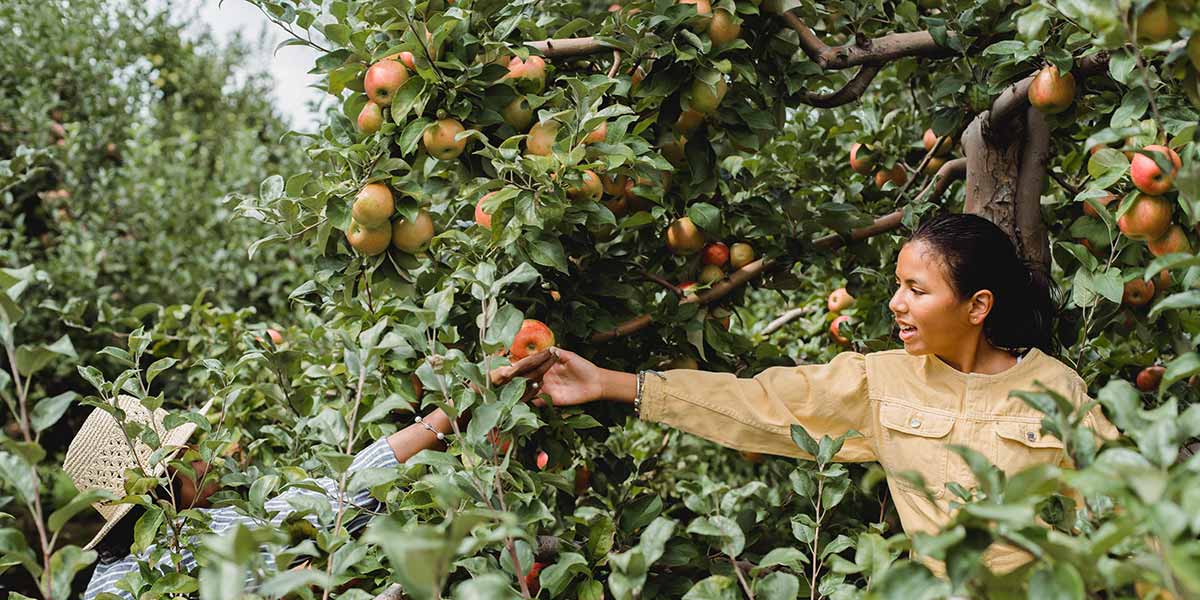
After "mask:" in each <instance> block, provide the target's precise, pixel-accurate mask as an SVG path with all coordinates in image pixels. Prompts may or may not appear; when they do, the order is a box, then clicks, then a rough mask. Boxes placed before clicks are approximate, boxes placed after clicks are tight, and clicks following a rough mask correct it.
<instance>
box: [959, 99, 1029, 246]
mask: <svg viewBox="0 0 1200 600" xmlns="http://www.w3.org/2000/svg"><path fill="white" fill-rule="evenodd" d="M988 117H989V112H983V113H980V114H979V115H978V116H976V117H975V119H974V120H973V121H971V124H970V125H968V126H967V129H966V131H964V132H963V136H962V145H963V153H964V154H966V157H967V199H966V203H965V205H964V206H963V212H965V213H970V214H974V215H979V216H981V217H983V218H985V219H987V220H989V221H991V222H993V223H995V224H996V225H998V226H1000V229H1003V230H1004V232H1005V233H1007V234H1008V235H1009V237H1011V238H1012V239H1013V241H1014V242H1016V239H1017V213H1016V199H1017V175H1018V172H1019V167H1020V156H1021V154H1020V153H1021V141H1022V137H1023V134H1024V129H1025V127H1024V123H1022V122H1020V121H1013V122H1011V124H1010V125H1009V126H1007V127H1004V128H995V129H992V128H990V127H989V126H988V123H989V120H988ZM989 130H990V131H989Z"/></svg>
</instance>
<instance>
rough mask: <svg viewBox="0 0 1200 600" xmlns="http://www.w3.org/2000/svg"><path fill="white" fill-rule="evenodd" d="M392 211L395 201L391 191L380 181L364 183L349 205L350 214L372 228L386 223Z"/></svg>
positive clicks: (393, 210)
mask: <svg viewBox="0 0 1200 600" xmlns="http://www.w3.org/2000/svg"><path fill="white" fill-rule="evenodd" d="M393 212H395V202H394V201H393V199H392V191H391V190H389V189H388V187H387V186H386V185H383V184H382V183H368V184H367V185H364V186H363V188H362V189H361V190H359V192H358V196H355V198H354V204H353V206H351V207H350V216H352V217H354V220H355V221H358V222H359V223H362V224H363V225H365V226H366V227H368V228H372V229H374V228H378V227H383V226H385V225H387V224H388V221H389V220H391V218H392V213H393Z"/></svg>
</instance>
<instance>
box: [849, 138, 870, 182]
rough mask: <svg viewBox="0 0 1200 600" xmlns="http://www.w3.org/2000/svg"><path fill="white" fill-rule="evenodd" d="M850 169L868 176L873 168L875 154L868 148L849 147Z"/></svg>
mask: <svg viewBox="0 0 1200 600" xmlns="http://www.w3.org/2000/svg"><path fill="white" fill-rule="evenodd" d="M850 168H851V169H854V172H855V173H858V174H860V175H870V174H871V169H874V168H875V153H874V152H873V151H872V150H871V147H870V146H864V145H862V144H858V143H856V144H854V145H852V146H850Z"/></svg>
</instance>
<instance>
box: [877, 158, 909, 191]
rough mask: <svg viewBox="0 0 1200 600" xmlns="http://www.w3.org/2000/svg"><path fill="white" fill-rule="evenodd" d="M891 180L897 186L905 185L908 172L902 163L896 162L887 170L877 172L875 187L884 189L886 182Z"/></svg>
mask: <svg viewBox="0 0 1200 600" xmlns="http://www.w3.org/2000/svg"><path fill="white" fill-rule="evenodd" d="M889 181H890V182H892V183H893V184H895V185H896V186H901V185H904V183H905V182H906V181H908V172H907V171H905V170H904V167H902V166H900V163H896V164H895V165H893V166H892V168H891V169H889V170H887V171H879V172H877V173H875V187H878V188H880V189H883V186H884V184H886V183H887V182H889Z"/></svg>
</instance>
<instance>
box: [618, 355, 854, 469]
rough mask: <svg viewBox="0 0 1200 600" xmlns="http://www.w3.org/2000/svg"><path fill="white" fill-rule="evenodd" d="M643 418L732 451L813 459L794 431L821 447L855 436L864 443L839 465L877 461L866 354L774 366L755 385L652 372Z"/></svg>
mask: <svg viewBox="0 0 1200 600" xmlns="http://www.w3.org/2000/svg"><path fill="white" fill-rule="evenodd" d="M640 412H641V417H642V419H643V420H646V421H652V422H659V423H664V424H666V425H670V426H671V427H674V428H676V429H679V430H681V431H685V432H687V433H691V434H693V435H697V436H700V437H702V438H705V439H708V440H712V441H714V442H716V443H718V444H721V445H722V446H726V447H729V448H734V449H737V450H745V451H751V452H762V453H767V454H777V455H781V456H796V457H801V458H807V459H810V460H811V459H812V457H811V456H810V455H808V454H806V453H805V452H803V451H801V450H800V448H799V447H797V446H796V444H795V443H794V442H793V441H792V435H791V426H792V425H800V426H802V427H804V429H805V430H807V431H808V433H809V435H811V436H812V437H813V438H814V439H818V440H819V439H820V438H821V436H823V435H828V436H830V437H837V436H840V435H842V434H844V433H846V432H847V431H849V430H852V429H853V430H855V431H857V432H859V433H860V434H861V436H860V437H855V438H851V439H848V440H846V442H845V445H843V446H842V449H841V451H840V452H838V454H837V455H836V456H835V457H834V459H835V460H837V461H839V462H869V461H874V460H876V456H875V443H874V440H873V437H874V432H875V429H876V428H875V426H874V418H873V416H872V415H873V412H872V410H871V403H870V400H869V397H868V393H867V374H866V360H865V357H864V356H863V355H862V354H856V353H852V352H845V353H842V354H839V355H838V356H837V357H835V358H834V359H833V360H832V361H831V362H829V363H828V364H824V365H802V366H797V367H771V368H769V369H766V370H764V371H763V372H761V373H759V374H758V375H756V376H754V377H753V378H750V379H740V378H738V377H737V376H735V375H733V374H731V373H712V372H707V371H694V370H688V369H676V370H671V371H666V372H664V373H658V372H655V371H649V372H647V373H646V375H645V378H644V383H643V387H642V398H641V405H640Z"/></svg>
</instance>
